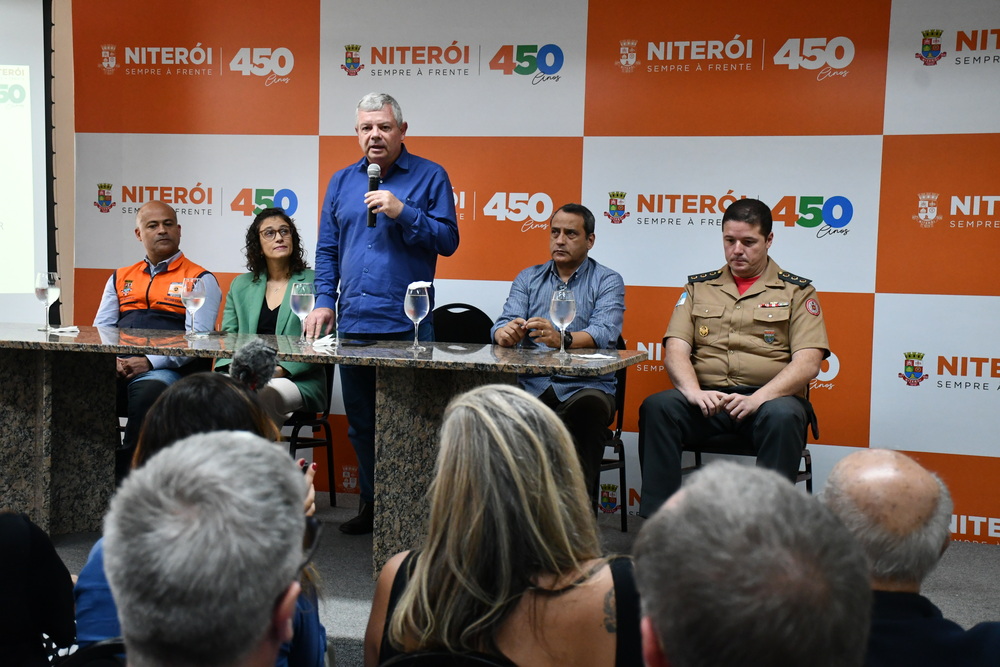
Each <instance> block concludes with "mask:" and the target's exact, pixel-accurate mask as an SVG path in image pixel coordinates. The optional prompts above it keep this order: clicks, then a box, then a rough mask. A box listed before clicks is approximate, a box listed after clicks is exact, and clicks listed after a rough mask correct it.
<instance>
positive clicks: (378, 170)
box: [368, 162, 382, 227]
mask: <svg viewBox="0 0 1000 667" xmlns="http://www.w3.org/2000/svg"><path fill="white" fill-rule="evenodd" d="M381 177H382V167H380V166H378V165H377V164H375V163H374V162H373V163H371V164H370V165H368V191H369V192H371V191H372V190H378V182H379V179H380V178H381ZM368 226H369V227H374V226H375V211H374V210H373V209H368Z"/></svg>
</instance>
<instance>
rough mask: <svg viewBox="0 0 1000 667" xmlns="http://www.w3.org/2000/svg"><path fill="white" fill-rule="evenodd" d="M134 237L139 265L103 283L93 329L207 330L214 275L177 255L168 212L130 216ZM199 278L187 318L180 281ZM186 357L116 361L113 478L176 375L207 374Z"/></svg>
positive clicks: (214, 298) (146, 207)
mask: <svg viewBox="0 0 1000 667" xmlns="http://www.w3.org/2000/svg"><path fill="white" fill-rule="evenodd" d="M135 237H136V238H137V239H138V240H139V241H140V242H141V243H142V245H143V247H144V248H145V249H146V256H145V257H144V258H143V259H142V261H140V262H137V263H135V264H133V265H132V266H124V267H122V268H120V269H118V270H117V271H115V272H114V273H113V274H111V277H110V278H108V282H107V284H106V285H105V286H104V295H103V296H102V297H101V305H100V307H99V308H98V309H97V316H96V317H95V318H94V326H95V327H118V328H119V329H175V330H177V331H184V330H185V322H186V320H187V319H192V320H193V321H192V324H191V328H190V329H189V331H211V330H212V329H214V328H215V320H216V318H217V317H218V314H219V303H220V302H221V301H222V290H221V289H220V288H219V281H218V280H216V278H215V276H213V275H212V274H211V273H209V272H208V271H206V270H205V269H204V268H202V267H201V266H199V265H197V264H195V263H194V262H192V261H190V260H189V259H188V258H187V257H185V256H184V253H182V252H181V251H180V248H179V246H180V241H181V226H180V225H179V224H177V213H176V212H175V211H174V209H173V207H171V206H168V205H167V204H164V203H163V202H161V201H150V202H146V203H145V204H143V205H142V206H141V207H140V208H139V211H138V212H137V213H136V216H135ZM189 277H195V278H201V279H202V283H203V284H204V285H205V304H204V305H203V306H202V307H201V308H200V309H199V310H198V311H197V312H196V313H195V315H194V317H193V318H187V317H186V310H185V309H184V304H183V303H181V288H182V287H183V285H184V278H189ZM195 361H196V360H194V359H191V358H189V357H168V356H160V355H146V356H130V357H118V364H117V367H118V380H119V382H118V402H119V405H122V404H123V403H127V406H128V407H127V414H128V425H127V426H126V427H125V438H124V442H123V443H122V448H121V450H119V453H118V461H117V463H116V466H115V467H116V474H117V476H118V477H119V478H121V477H123V476H124V474H125V473H126V472H127V470H128V467H129V461H130V459H131V456H132V451H133V450H134V448H135V444H136V440H137V439H138V437H139V430H140V428H141V427H142V419H143V417H144V416H145V415H146V411H147V410H149V406H151V405H152V404H153V401H155V400H156V399H157V397H159V395H160V394H161V393H163V390H164V389H166V388H167V387H168V386H169V385H170V384H172V383H173V382H176V381H177V380H178V379H179V378H181V377H182V376H184V375H186V374H188V373H190V372H193V371H197V370H208V369H207V368H205V367H204V366H203V364H199V363H191V362H195Z"/></svg>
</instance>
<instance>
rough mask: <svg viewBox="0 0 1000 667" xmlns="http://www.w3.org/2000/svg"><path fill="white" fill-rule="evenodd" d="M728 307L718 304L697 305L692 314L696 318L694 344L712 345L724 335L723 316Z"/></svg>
mask: <svg viewBox="0 0 1000 667" xmlns="http://www.w3.org/2000/svg"><path fill="white" fill-rule="evenodd" d="M725 312H726V307H725V306H723V305H718V304H697V305H695V307H694V309H693V310H692V312H691V315H692V316H693V317H694V344H695V346H698V345H712V344H714V343H716V342H717V341H718V340H719V337H720V336H722V334H723V321H722V319H723V317H722V316H723V315H724V314H725Z"/></svg>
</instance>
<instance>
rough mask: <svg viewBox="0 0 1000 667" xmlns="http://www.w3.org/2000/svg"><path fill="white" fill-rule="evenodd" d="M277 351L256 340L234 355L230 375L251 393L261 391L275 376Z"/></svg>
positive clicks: (260, 340) (258, 339)
mask: <svg viewBox="0 0 1000 667" xmlns="http://www.w3.org/2000/svg"><path fill="white" fill-rule="evenodd" d="M277 352H278V351H277V350H275V349H274V348H273V347H270V346H269V345H268V344H267V343H265V342H264V341H263V340H262V339H260V338H254V339H252V340H251V341H250V342H248V343H247V344H246V345H244V346H243V347H241V348H240V349H238V350H236V352H235V354H233V363H232V365H231V366H230V369H229V374H230V375H231V376H232V377H233V378H235V379H237V380H239V381H240V382H242V383H243V384H245V385H246V386H247V387H248V388H249V389H250V390H251V391H260V390H261V389H263V388H264V385H266V384H267V383H268V382H269V381H270V379H271V378H272V377H273V376H274V367H275V365H276V364H277V359H276V357H277Z"/></svg>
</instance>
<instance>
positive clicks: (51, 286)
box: [35, 273, 62, 331]
mask: <svg viewBox="0 0 1000 667" xmlns="http://www.w3.org/2000/svg"><path fill="white" fill-rule="evenodd" d="M61 292H62V290H61V289H60V287H59V274H58V273H37V274H35V298H37V299H38V300H39V301H41V302H42V303H43V304H45V318H44V319H43V320H42V322H43V323H44V324H45V326H43V327H41V328H40V329H38V330H39V331H48V330H49V329H50V327H49V308H51V307H52V304H53V303H55V302H56V299H58V298H59V294H60V293H61Z"/></svg>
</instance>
